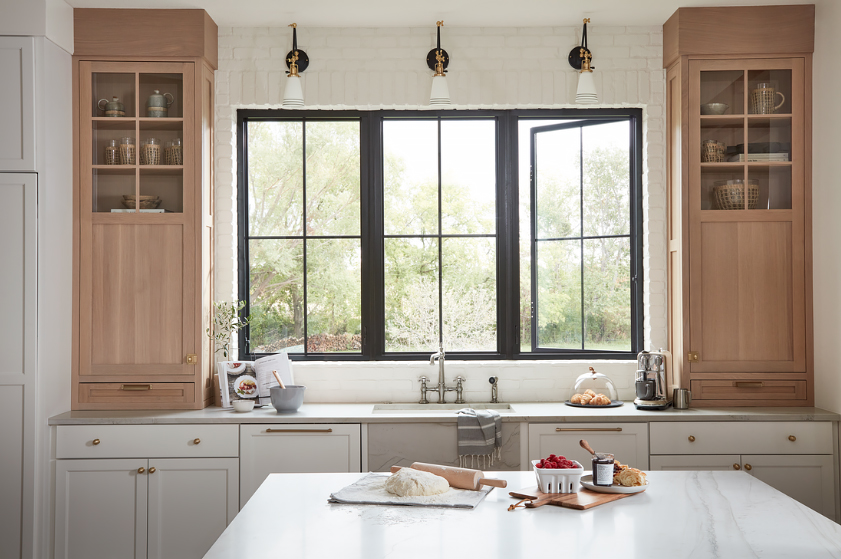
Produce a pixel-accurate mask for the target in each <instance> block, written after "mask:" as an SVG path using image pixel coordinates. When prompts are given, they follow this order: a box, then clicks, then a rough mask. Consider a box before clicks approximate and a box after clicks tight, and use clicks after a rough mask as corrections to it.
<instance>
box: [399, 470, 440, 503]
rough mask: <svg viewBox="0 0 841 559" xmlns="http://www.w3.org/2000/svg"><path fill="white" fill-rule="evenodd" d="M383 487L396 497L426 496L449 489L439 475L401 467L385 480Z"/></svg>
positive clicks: (438, 493)
mask: <svg viewBox="0 0 841 559" xmlns="http://www.w3.org/2000/svg"><path fill="white" fill-rule="evenodd" d="M385 489H386V491H388V492H389V493H393V494H395V495H397V496H398V497H428V496H430V495H440V494H441V493H446V492H447V491H449V490H450V484H449V482H447V480H446V479H444V478H442V477H441V476H436V475H435V474H431V473H429V472H422V471H421V470H413V469H412V468H401V469H400V470H398V471H397V473H395V474H392V476H391V477H389V478H388V480H387V481H386V482H385Z"/></svg>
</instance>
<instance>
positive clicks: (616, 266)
mask: <svg viewBox="0 0 841 559" xmlns="http://www.w3.org/2000/svg"><path fill="white" fill-rule="evenodd" d="M630 263H631V240H630V238H628V237H623V238H618V239H617V238H612V239H585V240H584V321H585V323H584V333H585V343H584V349H594V350H611V351H631V269H630Z"/></svg>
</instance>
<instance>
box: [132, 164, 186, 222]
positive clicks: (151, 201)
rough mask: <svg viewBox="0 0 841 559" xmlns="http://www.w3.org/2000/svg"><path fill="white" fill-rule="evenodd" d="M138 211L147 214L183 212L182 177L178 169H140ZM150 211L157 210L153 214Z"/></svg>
mask: <svg viewBox="0 0 841 559" xmlns="http://www.w3.org/2000/svg"><path fill="white" fill-rule="evenodd" d="M139 203H140V209H141V210H144V209H146V210H149V212H148V213H164V212H176V213H181V212H183V211H184V177H183V172H182V170H181V169H179V168H174V167H173V168H167V167H160V168H159V167H141V168H140V201H139ZM152 210H157V212H154V211H152Z"/></svg>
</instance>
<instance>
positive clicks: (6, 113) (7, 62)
mask: <svg viewBox="0 0 841 559" xmlns="http://www.w3.org/2000/svg"><path fill="white" fill-rule="evenodd" d="M0 75H2V76H3V79H2V80H0V99H2V100H3V106H2V108H0V171H35V170H36V169H35V41H34V39H33V38H32V37H0Z"/></svg>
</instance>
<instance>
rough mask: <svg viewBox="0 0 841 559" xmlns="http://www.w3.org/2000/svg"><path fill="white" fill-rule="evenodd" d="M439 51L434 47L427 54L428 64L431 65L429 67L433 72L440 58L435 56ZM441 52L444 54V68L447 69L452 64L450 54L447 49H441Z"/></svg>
mask: <svg viewBox="0 0 841 559" xmlns="http://www.w3.org/2000/svg"><path fill="white" fill-rule="evenodd" d="M437 52H438V49H432V50H431V51H429V54H427V55H426V65H427V66H429V69H430V70H432V71H433V72H434V71H435V65H436V64H438V60H437V59H436V58H435V53H437ZM441 54H443V55H444V69H445V70H446V69H447V66H449V65H450V55H449V54H447V51H445V50H444V49H441Z"/></svg>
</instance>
